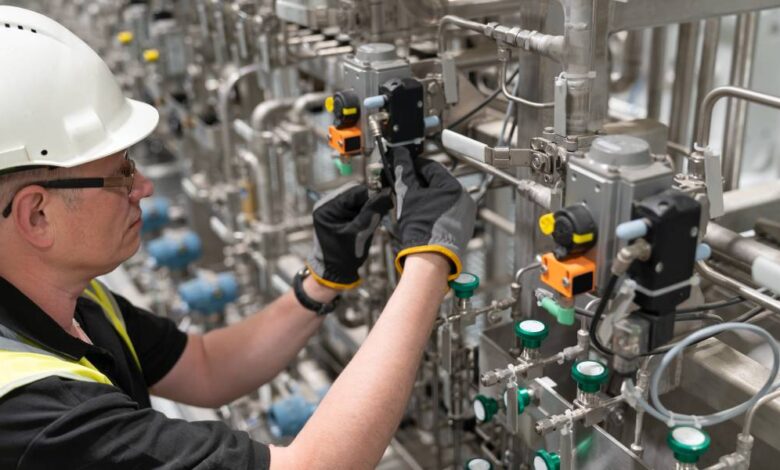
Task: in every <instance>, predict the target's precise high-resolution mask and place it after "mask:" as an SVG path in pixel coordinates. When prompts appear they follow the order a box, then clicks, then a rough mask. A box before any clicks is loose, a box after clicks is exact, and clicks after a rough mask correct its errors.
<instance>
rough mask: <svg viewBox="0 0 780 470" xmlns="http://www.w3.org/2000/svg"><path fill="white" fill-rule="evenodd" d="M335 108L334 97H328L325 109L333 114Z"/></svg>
mask: <svg viewBox="0 0 780 470" xmlns="http://www.w3.org/2000/svg"><path fill="white" fill-rule="evenodd" d="M333 108H334V106H333V97H332V96H328V97H327V98H325V109H326V110H327V111H328V112H329V113H332V112H333Z"/></svg>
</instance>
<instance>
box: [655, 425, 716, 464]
mask: <svg viewBox="0 0 780 470" xmlns="http://www.w3.org/2000/svg"><path fill="white" fill-rule="evenodd" d="M666 443H667V444H669V448H670V449H672V452H673V453H674V458H675V459H677V461H679V462H682V463H696V462H698V461H699V457H701V456H702V454H704V453H705V452H707V449H709V447H710V436H709V434H707V433H706V432H704V431H703V430H701V429H698V428H694V427H693V426H677V427H674V428H672V430H671V431H669V435H668V436H667V437H666Z"/></svg>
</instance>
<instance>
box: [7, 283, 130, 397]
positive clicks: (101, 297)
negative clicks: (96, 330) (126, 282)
mask: <svg viewBox="0 0 780 470" xmlns="http://www.w3.org/2000/svg"><path fill="white" fill-rule="evenodd" d="M83 296H84V297H86V298H88V299H90V300H92V301H94V302H96V303H97V304H98V305H99V306H100V307H101V310H102V311H103V314H104V315H105V316H106V318H107V319H108V320H109V322H110V323H111V325H112V326H113V327H114V329H116V331H117V333H118V334H119V336H120V337H121V338H122V340H123V341H124V342H125V344H126V345H127V347H128V349H129V350H130V353H131V354H132V356H133V360H134V361H135V364H136V365H137V366H138V369H139V370H141V363H140V361H139V360H138V355H137V354H136V352H135V348H134V347H133V343H132V341H130V337H129V336H128V334H127V329H126V328H125V322H124V318H123V317H122V313H121V310H120V309H119V305H117V303H116V299H114V296H113V295H112V294H111V293H110V292H109V291H108V290H107V289H106V288H105V286H103V285H102V284H101V283H100V282H98V281H96V280H93V281H92V282H90V285H89V287H87V289H85V290H84V293H83ZM47 377H62V378H65V379H71V380H80V381H83V382H97V383H102V384H106V385H113V384H112V383H111V381H110V380H109V379H108V377H106V376H105V375H104V374H103V373H101V372H100V371H99V370H98V369H97V368H96V367H95V366H94V365H92V363H91V362H89V360H87V358H86V357H82V358H81V359H80V360H79V361H73V360H69V359H67V358H64V357H62V356H59V355H56V354H55V353H52V352H51V351H47V350H45V349H42V348H40V347H38V345H36V344H35V343H34V342H32V341H30V340H28V339H27V338H24V337H22V336H20V335H18V334H16V333H15V332H13V331H11V330H9V329H8V328H6V327H4V326H2V325H0V398H2V397H3V396H5V395H7V394H8V393H10V392H11V391H13V390H15V389H17V388H19V387H23V386H25V385H28V384H31V383H33V382H36V381H38V380H41V379H45V378H47Z"/></svg>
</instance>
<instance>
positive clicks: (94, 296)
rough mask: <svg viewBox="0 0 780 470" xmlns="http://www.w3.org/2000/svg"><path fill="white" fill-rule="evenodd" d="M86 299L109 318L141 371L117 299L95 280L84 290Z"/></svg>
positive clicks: (139, 362)
mask: <svg viewBox="0 0 780 470" xmlns="http://www.w3.org/2000/svg"><path fill="white" fill-rule="evenodd" d="M84 297H86V298H88V299H90V300H92V301H93V302H96V303H97V304H98V305H100V308H101V309H102V310H103V314H104V315H105V316H106V318H108V321H109V322H111V324H112V325H113V326H114V329H115V330H116V332H117V333H119V336H121V337H122V340H123V341H124V342H125V345H127V349H129V350H130V354H131V355H132V356H133V361H135V365H136V366H138V370H142V369H141V361H139V360H138V354H136V352H135V348H134V347H133V342H132V341H130V336H128V334H127V328H126V327H125V319H124V318H123V317H122V311H121V310H120V309H119V305H118V304H117V303H116V299H115V298H114V296H113V295H111V293H110V292H109V291H108V289H106V288H105V286H103V284H101V283H100V282H99V281H98V280H97V279H93V280H92V282H90V283H89V287H87V288H86V289H85V290H84Z"/></svg>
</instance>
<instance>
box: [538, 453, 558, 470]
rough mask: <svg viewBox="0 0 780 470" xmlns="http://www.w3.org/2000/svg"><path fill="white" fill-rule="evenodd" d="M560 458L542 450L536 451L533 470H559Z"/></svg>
mask: <svg viewBox="0 0 780 470" xmlns="http://www.w3.org/2000/svg"><path fill="white" fill-rule="evenodd" d="M560 469H561V457H560V456H559V455H558V454H556V453H553V452H547V451H546V450H544V449H539V450H537V451H536V455H535V456H534V470H560Z"/></svg>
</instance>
